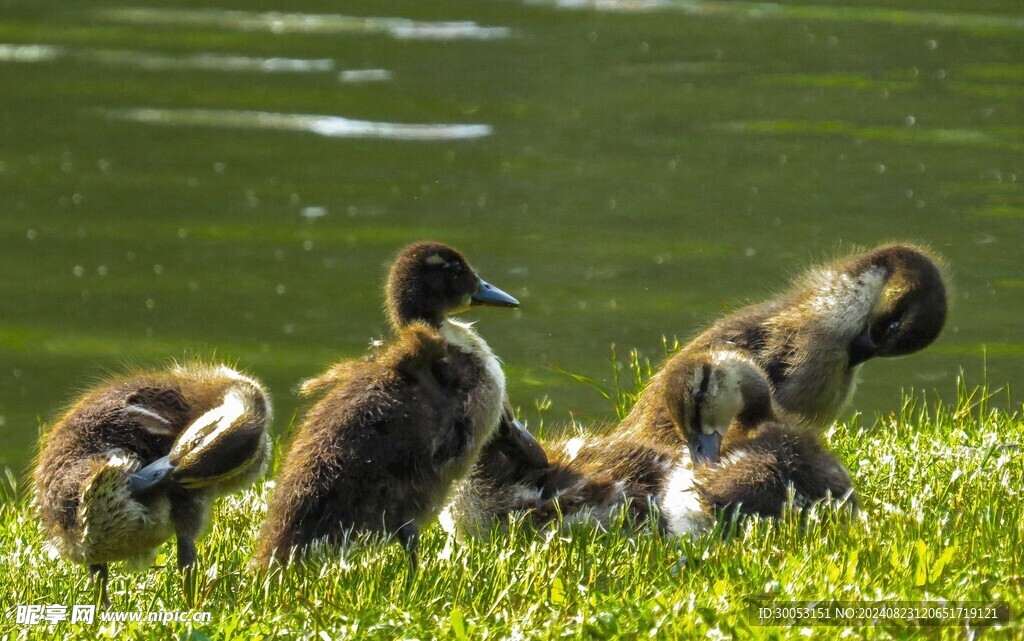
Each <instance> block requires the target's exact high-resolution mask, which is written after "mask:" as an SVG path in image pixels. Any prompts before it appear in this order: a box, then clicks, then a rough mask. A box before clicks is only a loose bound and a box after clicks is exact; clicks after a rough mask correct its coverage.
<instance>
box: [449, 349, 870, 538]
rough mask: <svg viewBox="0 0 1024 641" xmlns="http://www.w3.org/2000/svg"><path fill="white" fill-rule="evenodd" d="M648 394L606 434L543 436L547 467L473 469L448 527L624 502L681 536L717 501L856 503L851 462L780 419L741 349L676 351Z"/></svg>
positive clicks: (758, 510)
mask: <svg viewBox="0 0 1024 641" xmlns="http://www.w3.org/2000/svg"><path fill="white" fill-rule="evenodd" d="M644 396H645V397H647V398H648V399H649V401H648V402H647V403H645V404H643V405H642V406H640V407H639V408H637V409H636V410H634V413H632V414H631V415H630V417H629V418H627V420H626V421H624V422H623V423H622V424H620V425H619V427H618V428H617V429H616V430H614V431H613V432H611V433H608V434H603V435H587V436H584V435H581V436H577V437H574V438H571V439H568V440H562V441H557V442H553V443H549V444H547V445H546V446H545V447H546V450H547V453H548V456H549V458H550V459H551V463H550V464H549V466H548V467H547V468H545V469H541V470H527V469H520V470H516V469H514V468H513V467H511V466H508V467H505V468H492V470H491V472H492V473H490V474H488V473H485V472H483V471H481V472H479V473H477V474H476V475H474V477H472V478H471V481H470V482H467V483H464V484H463V486H462V487H461V488H460V490H459V492H458V493H457V494H456V495H455V498H454V500H453V501H452V503H451V504H450V505H449V507H448V509H447V510H446V514H445V519H443V521H442V522H443V523H444V524H445V527H446V529H447V530H449V532H454V533H456V534H471V535H476V534H480V533H482V532H485V531H487V530H488V529H489V528H490V527H491V526H492V525H493V524H494V523H495V522H498V523H500V522H502V521H505V520H506V519H507V518H508V517H509V516H510V515H523V516H524V518H525V519H526V520H527V521H528V522H530V523H533V524H534V525H545V524H547V523H550V522H552V521H555V520H556V519H558V518H561V519H562V522H563V523H573V522H585V523H591V524H596V525H598V526H601V527H606V526H607V525H608V524H609V523H610V522H611V521H612V520H613V518H614V516H615V515H616V514H618V513H620V512H621V511H623V510H627V516H628V517H629V520H630V522H633V523H638V522H645V521H649V520H651V519H652V518H656V519H657V521H658V523H659V525H660V527H661V528H663V529H664V530H665V531H667V532H669V533H671V534H675V535H681V534H695V533H700V532H702V531H704V530H706V529H708V528H709V527H710V526H711V525H712V523H713V522H714V518H715V515H716V512H718V511H720V510H738V511H739V512H740V513H742V514H757V515H762V516H776V515H778V514H780V513H781V512H782V511H783V509H784V508H785V506H786V505H787V502H788V498H789V492H791V491H792V492H793V495H794V501H795V502H796V503H797V504H799V505H809V504H811V503H814V502H817V501H820V500H823V499H825V498H827V497H829V496H831V497H833V498H836V499H841V498H846V497H850V499H849V501H850V504H851V505H855V503H856V499H855V498H852V484H851V482H850V478H849V475H848V474H847V473H846V470H845V468H843V466H842V464H841V463H840V462H839V461H838V460H836V459H835V457H833V456H832V455H831V454H829V453H828V452H827V451H826V450H825V449H824V448H823V447H822V446H821V444H820V443H819V442H818V440H817V437H816V436H814V434H813V433H811V432H807V431H805V430H796V429H793V428H791V427H789V426H787V425H786V424H785V423H783V422H780V421H779V420H778V419H777V415H776V413H775V410H774V409H773V406H772V400H771V387H770V385H769V383H768V380H767V377H766V376H765V374H764V372H763V371H762V370H761V369H760V368H759V367H757V365H756V364H755V363H754V362H753V361H751V360H750V359H749V358H748V357H747V356H745V355H744V354H742V353H738V352H732V351H729V350H719V351H713V352H684V353H681V354H680V355H678V356H676V357H675V358H673V359H671V361H670V362H669V364H668V365H666V367H665V368H664V369H662V371H661V372H659V374H657V375H656V376H655V377H654V378H653V379H652V380H651V382H650V385H649V386H648V388H647V389H646V391H645V392H644ZM652 508H653V509H652Z"/></svg>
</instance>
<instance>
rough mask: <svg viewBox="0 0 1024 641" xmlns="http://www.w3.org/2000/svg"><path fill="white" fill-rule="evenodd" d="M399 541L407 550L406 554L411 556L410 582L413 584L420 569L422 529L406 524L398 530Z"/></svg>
mask: <svg viewBox="0 0 1024 641" xmlns="http://www.w3.org/2000/svg"><path fill="white" fill-rule="evenodd" d="M398 541H399V542H400V543H401V544H402V547H403V548H405V551H406V553H408V555H409V582H410V583H411V582H412V579H413V577H414V576H415V575H416V571H417V570H418V569H419V567H420V555H419V546H420V529H419V527H417V526H416V525H413V524H412V523H406V524H405V525H403V526H402V527H400V528H398Z"/></svg>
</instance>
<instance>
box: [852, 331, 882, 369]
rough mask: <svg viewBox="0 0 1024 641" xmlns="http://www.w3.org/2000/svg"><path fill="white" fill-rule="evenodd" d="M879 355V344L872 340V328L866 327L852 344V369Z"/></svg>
mask: <svg viewBox="0 0 1024 641" xmlns="http://www.w3.org/2000/svg"><path fill="white" fill-rule="evenodd" d="M877 354H878V344H877V343H875V341H874V340H872V338H871V328H870V327H865V328H864V331H863V332H861V333H860V334H858V335H857V337H856V338H854V339H853V342H851V343H850V367H856V366H857V365H860V364H861V363H863V362H864V361H866V360H868V359H869V358H872V357H874V356H876V355H877Z"/></svg>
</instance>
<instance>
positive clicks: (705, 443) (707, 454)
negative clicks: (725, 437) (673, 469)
mask: <svg viewBox="0 0 1024 641" xmlns="http://www.w3.org/2000/svg"><path fill="white" fill-rule="evenodd" d="M721 449H722V435H721V433H719V432H712V433H710V434H704V433H698V434H696V435H695V436H694V437H693V438H692V439H690V455H691V457H692V458H693V463H694V465H697V464H699V463H717V462H718V459H719V455H720V453H721Z"/></svg>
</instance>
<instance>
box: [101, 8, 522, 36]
mask: <svg viewBox="0 0 1024 641" xmlns="http://www.w3.org/2000/svg"><path fill="white" fill-rule="evenodd" d="M97 15H98V16H99V17H101V18H103V19H106V20H112V21H115V22H127V23H132V24H150V25H182V26H192V27H219V28H223V29H235V30H238V31H270V32H273V33H320V34H329V33H370V34H372V33H383V34H386V35H389V36H391V37H392V38H397V39H402V40H413V39H417V40H495V39H500V38H507V37H508V36H510V35H511V33H512V30H511V29H509V28H508V27H484V26H481V25H479V24H477V23H475V22H470V21H458V22H455V21H453V22H424V21H419V20H409V19H407V18H374V17H357V16H343V15H337V14H315V13H280V12H276V11H274V12H266V13H257V12H253V11H229V10H218V9H206V10H200V11H194V10H182V9H155V8H133V9H104V10H100V11H99V12H97Z"/></svg>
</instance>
